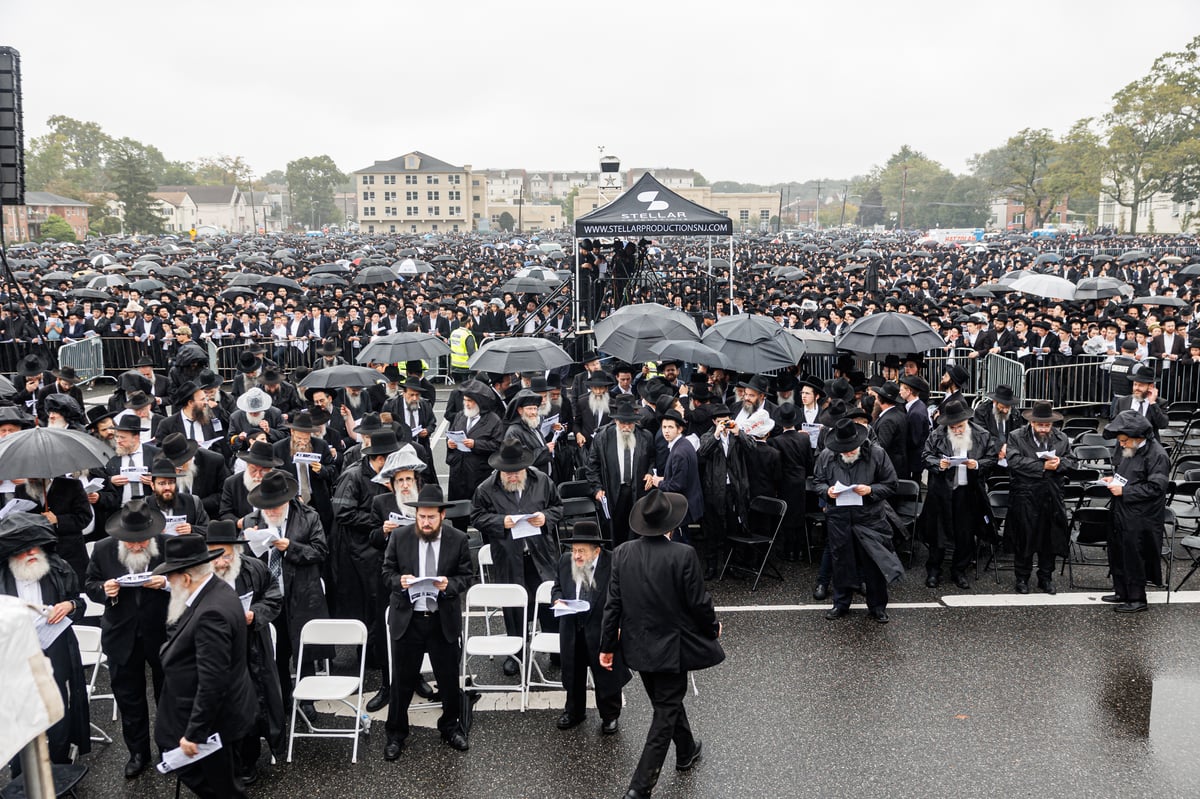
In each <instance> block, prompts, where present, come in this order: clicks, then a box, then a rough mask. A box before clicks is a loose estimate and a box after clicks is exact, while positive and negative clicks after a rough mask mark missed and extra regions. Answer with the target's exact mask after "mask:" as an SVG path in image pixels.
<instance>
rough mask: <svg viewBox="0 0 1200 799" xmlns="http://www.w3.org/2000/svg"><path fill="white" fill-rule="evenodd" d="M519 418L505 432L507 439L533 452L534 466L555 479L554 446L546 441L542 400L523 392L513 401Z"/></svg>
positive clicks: (532, 393) (530, 393) (529, 392)
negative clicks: (513, 439)
mask: <svg viewBox="0 0 1200 799" xmlns="http://www.w3.org/2000/svg"><path fill="white" fill-rule="evenodd" d="M513 405H514V406H515V409H516V413H517V418H516V420H514V421H513V423H512V424H510V425H509V426H508V429H507V430H506V431H505V432H504V437H505V438H515V439H517V440H518V441H520V442H521V446H523V447H525V448H526V449H528V450H530V451H531V452H533V465H534V466H536V467H537V468H538V469H541V470H542V471H543V472H545V473H546V474H549V475H551V477H553V464H554V445H553V444H551V443H548V442H547V441H546V437H545V436H543V435H542V433H541V430H540V427H541V424H542V416H541V407H542V398H541V397H540V396H538V395H537V394H536V393H534V392H532V391H528V390H526V391H522V392H521V393H520V394H518V395H517V396H516V398H515V399H513Z"/></svg>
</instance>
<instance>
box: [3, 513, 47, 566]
mask: <svg viewBox="0 0 1200 799" xmlns="http://www.w3.org/2000/svg"><path fill="white" fill-rule="evenodd" d="M57 545H58V536H57V535H56V534H55V532H54V528H53V527H52V526H51V525H50V522H49V521H48V520H47V519H46V517H45V516H43V515H42V514H40V513H26V512H24V511H16V512H14V513H10V514H8V515H7V516H5V517H4V518H3V519H0V560H4V559H7V558H10V557H12V556H13V555H17V554H20V553H22V552H24V551H26V550H27V549H30V548H32V547H41V548H42V549H51V550H53V549H54V548H55V547H56V546H57Z"/></svg>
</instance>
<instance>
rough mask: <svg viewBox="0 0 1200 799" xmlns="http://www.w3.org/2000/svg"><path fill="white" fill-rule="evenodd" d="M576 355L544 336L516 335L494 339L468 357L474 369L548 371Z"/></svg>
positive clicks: (569, 360) (570, 360) (567, 364)
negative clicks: (571, 354) (568, 352)
mask: <svg viewBox="0 0 1200 799" xmlns="http://www.w3.org/2000/svg"><path fill="white" fill-rule="evenodd" d="M571 363H573V359H572V358H571V356H570V355H568V354H567V352H566V350H564V349H563V348H562V347H560V346H558V345H557V344H555V343H554V342H553V341H547V340H546V339H544V338H532V337H530V336H513V337H511V338H503V339H492V340H491V341H489V342H487V343H485V344H484V345H483V346H482V347H480V348H479V349H477V350H475V353H474V354H473V355H472V356H471V358H470V360H468V361H467V367H468V368H470V369H474V370H475V371H484V372H500V373H502V374H508V373H511V372H545V371H547V370H549V369H557V368H558V367H560V366H569V365H570V364H571Z"/></svg>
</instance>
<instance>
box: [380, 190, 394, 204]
mask: <svg viewBox="0 0 1200 799" xmlns="http://www.w3.org/2000/svg"><path fill="white" fill-rule="evenodd" d="M394 199H396V192H394V191H385V192H384V193H383V201H384V202H387V201H389V200H394Z"/></svg>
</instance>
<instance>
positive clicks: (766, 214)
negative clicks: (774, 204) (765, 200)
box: [758, 208, 771, 222]
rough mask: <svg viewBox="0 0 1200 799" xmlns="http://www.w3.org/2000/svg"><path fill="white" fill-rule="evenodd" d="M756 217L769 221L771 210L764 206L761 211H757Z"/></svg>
mask: <svg viewBox="0 0 1200 799" xmlns="http://www.w3.org/2000/svg"><path fill="white" fill-rule="evenodd" d="M758 218H759V219H761V220H762V221H763V222H770V221H771V211H770V209H768V208H764V209H762V210H761V211H759V212H758Z"/></svg>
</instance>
